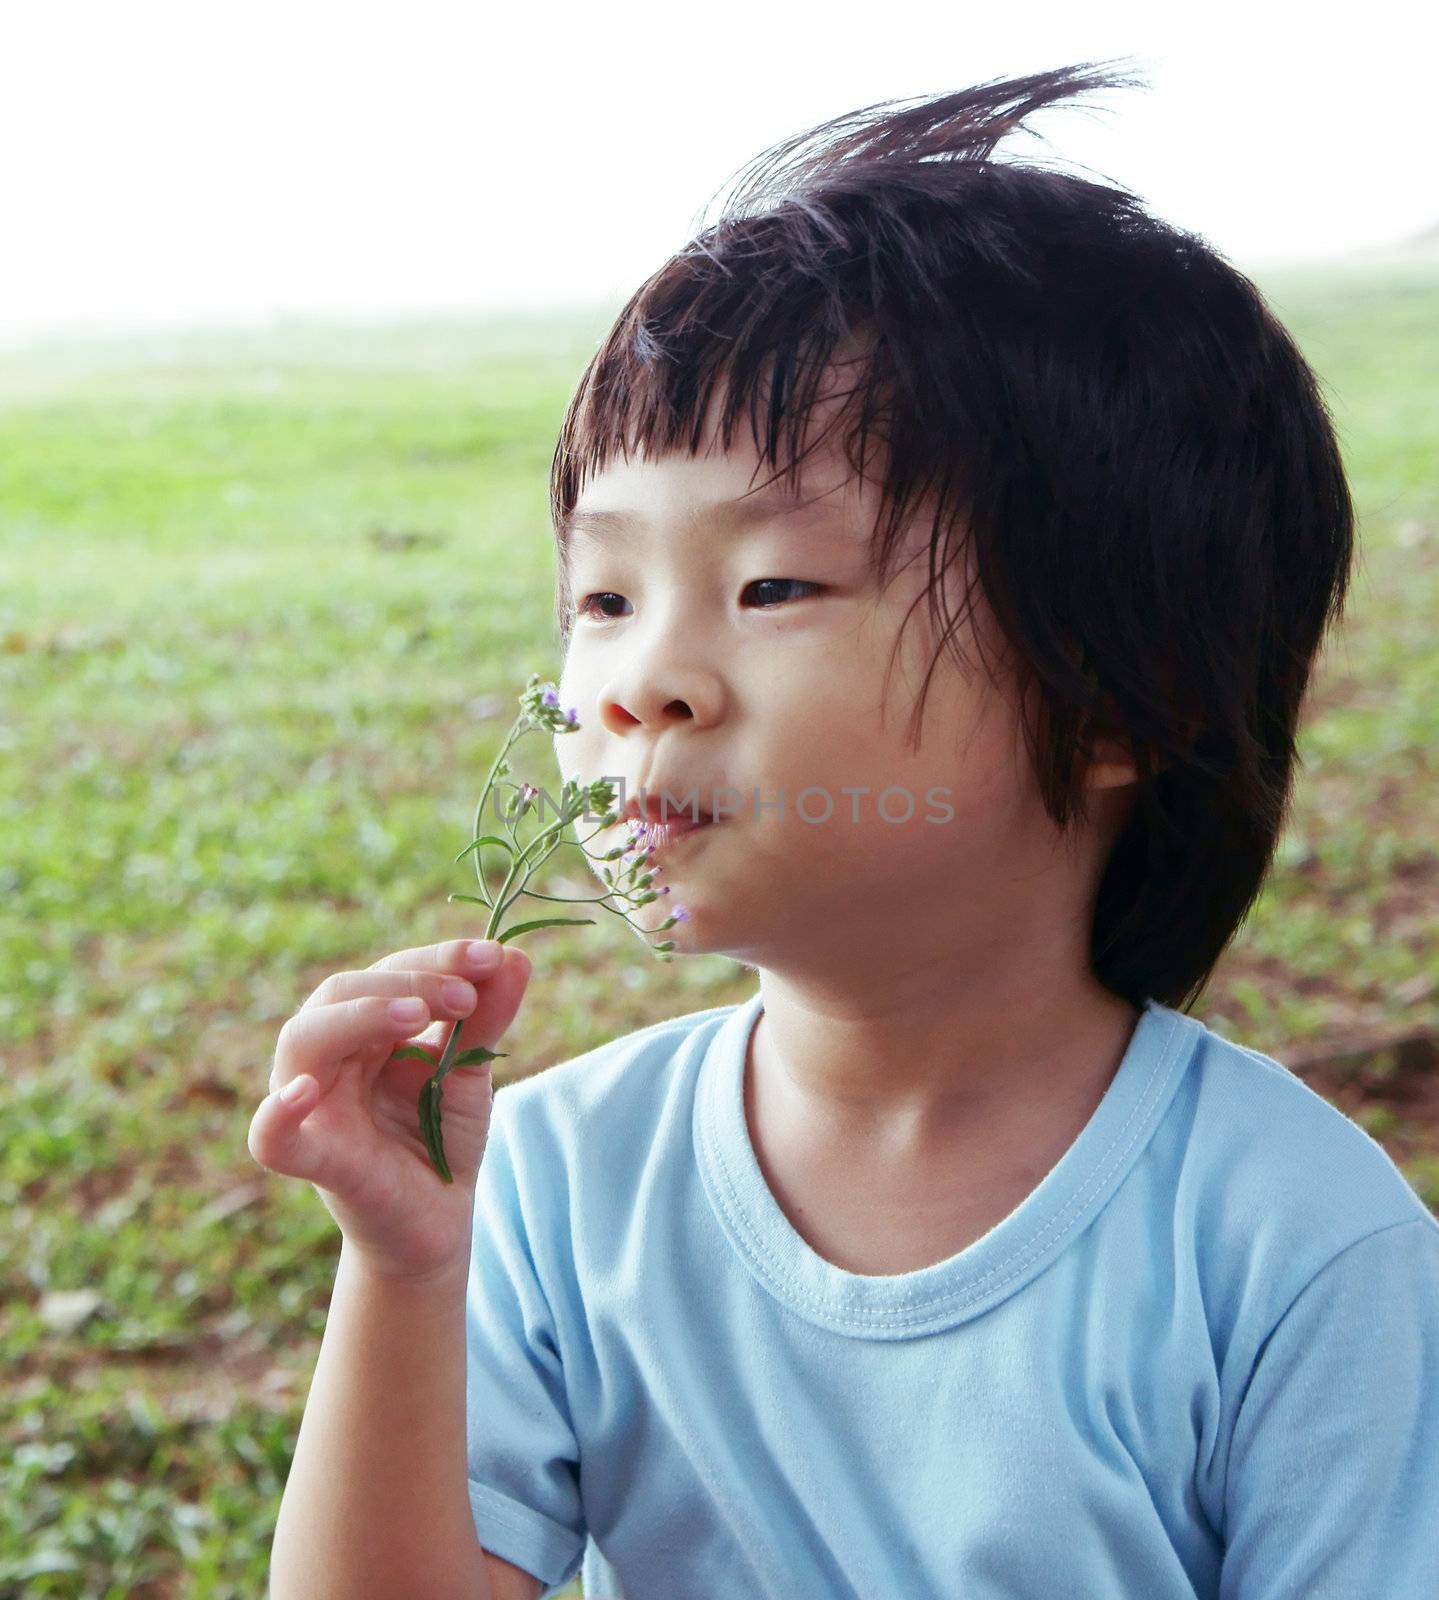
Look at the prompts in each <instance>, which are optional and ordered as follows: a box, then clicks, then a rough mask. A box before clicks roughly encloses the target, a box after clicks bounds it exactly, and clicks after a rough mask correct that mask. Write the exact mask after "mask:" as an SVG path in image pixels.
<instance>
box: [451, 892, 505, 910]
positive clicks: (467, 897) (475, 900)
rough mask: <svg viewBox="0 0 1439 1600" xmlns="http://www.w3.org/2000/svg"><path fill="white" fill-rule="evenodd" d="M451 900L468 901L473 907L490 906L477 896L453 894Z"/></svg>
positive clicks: (486, 901)
mask: <svg viewBox="0 0 1439 1600" xmlns="http://www.w3.org/2000/svg"><path fill="white" fill-rule="evenodd" d="M449 898H450V899H451V900H468V901H469V902H470V904H471V905H472V906H488V905H489V904H490V902H489V901H488V900H482V899H481V898H480V897H479V895H477V894H452V895H451V896H450V897H449ZM491 909H492V910H493V909H494V908H493V907H491Z"/></svg>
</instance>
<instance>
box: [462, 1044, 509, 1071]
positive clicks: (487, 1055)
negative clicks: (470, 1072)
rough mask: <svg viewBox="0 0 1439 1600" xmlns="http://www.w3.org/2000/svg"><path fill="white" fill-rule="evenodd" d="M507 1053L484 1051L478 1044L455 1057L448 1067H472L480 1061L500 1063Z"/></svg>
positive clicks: (502, 1051) (503, 1051)
mask: <svg viewBox="0 0 1439 1600" xmlns="http://www.w3.org/2000/svg"><path fill="white" fill-rule="evenodd" d="M508 1053H509V1052H508V1051H505V1050H486V1049H485V1047H484V1046H483V1045H482V1044H478V1045H476V1046H475V1048H474V1049H473V1050H466V1051H464V1052H462V1053H461V1054H460V1055H457V1056H456V1057H455V1059H454V1060H453V1061H452V1062H451V1063H450V1066H451V1067H473V1066H476V1065H478V1063H479V1062H481V1061H502V1060H503V1059H504V1057H505V1056H506V1055H507V1054H508Z"/></svg>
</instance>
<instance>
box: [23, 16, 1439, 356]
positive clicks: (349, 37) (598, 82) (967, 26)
mask: <svg viewBox="0 0 1439 1600" xmlns="http://www.w3.org/2000/svg"><path fill="white" fill-rule="evenodd" d="M1402 4H1403V0H1377V3H1370V4H1367V5H1364V6H1362V7H1352V8H1349V9H1347V10H1346V11H1344V12H1342V13H1341V17H1342V25H1329V24H1326V25H1325V26H1323V27H1321V26H1319V25H1317V23H1316V22H1315V21H1314V20H1313V18H1314V13H1305V12H1303V11H1296V10H1295V9H1294V8H1293V7H1292V6H1288V5H1286V6H1283V7H1281V6H1279V5H1278V4H1274V3H1272V0H1271V3H1270V4H1267V5H1266V4H1265V0H1249V3H1248V4H1237V3H1234V0H1216V3H1214V4H1208V3H1206V4H1205V5H1203V6H1167V5H1161V4H1156V3H1155V0H1141V3H1130V0H1091V3H1089V4H1085V5H1075V4H1073V3H1072V0H1042V3H1041V0H1034V3H1030V4H1025V5H1006V6H1000V7H998V8H995V7H983V8H981V7H978V6H965V5H958V4H955V3H953V0H949V3H944V4H939V3H931V0H880V3H876V0H869V3H867V4H857V3H853V0H829V3H827V4H826V5H824V6H820V5H817V4H815V3H813V0H804V3H800V0H789V3H786V0H715V3H711V4H703V5H685V4H677V3H676V0H645V3H642V4H625V3H622V0H598V3H596V0H587V3H585V4H579V3H576V0H562V3H552V4H549V5H535V6H529V5H524V4H518V5H509V6H499V5H495V4H493V3H483V0H470V3H468V4H453V3H443V0H408V3H405V4H400V3H389V4H384V5H375V4H371V3H367V0H348V3H333V0H283V3H278V4H277V3H274V0H244V3H233V0H179V3H173V0H172V3H163V0H125V3H124V4H117V3H115V0H89V3H78V0H35V3H31V4H24V3H23V0H20V3H15V4H11V5H7V6H5V7H4V11H3V17H2V18H0V150H3V151H4V152H5V157H4V161H3V163H0V229H3V237H0V338H3V339H4V340H5V341H6V342H8V343H12V344H13V343H14V342H16V341H23V340H25V339H28V338H31V337H35V336H40V335H46V334H50V333H54V332H82V331H94V332H99V331H112V330H113V331H120V330H129V329H141V328H160V327H184V326H196V325H219V324H235V323H242V324H243V323H249V322H254V321H265V320H268V319H269V318H270V317H271V316H272V315H274V314H276V313H282V314H291V315H295V314H301V315H303V314H316V315H321V316H333V317H350V316H357V317H370V316H384V315H392V314H398V315H407V314H413V313H421V312H446V311H466V310H478V309H482V308H494V307H504V306H526V307H544V306H554V305H560V304H577V303H588V304H612V305H613V306H614V307H615V308H616V309H617V308H618V306H619V304H620V303H621V302H622V301H623V300H624V299H625V298H627V297H628V295H629V294H630V293H631V292H632V291H633V290H634V289H635V288H636V287H637V286H638V284H639V283H640V282H641V280H642V279H643V278H645V277H646V276H648V274H649V273H650V272H652V271H653V270H654V269H655V268H656V267H657V266H658V265H659V264H660V263H661V261H663V260H664V258H665V257H666V256H667V255H668V254H669V253H670V252H671V251H672V250H674V249H676V248H678V247H679V246H680V245H681V244H683V243H684V242H685V240H686V239H688V238H689V237H690V236H691V234H692V233H693V232H694V231H695V228H696V226H697V224H698V223H699V221H700V215H701V213H702V212H703V211H704V210H705V208H706V206H707V205H708V204H709V202H710V200H711V197H712V196H713V195H714V194H715V192H716V191H717V190H719V189H721V188H722V187H727V186H728V184H729V181H730V179H731V178H732V177H733V175H734V174H735V173H736V172H737V171H738V169H739V168H740V167H741V166H742V165H743V164H744V163H745V162H747V161H748V160H750V158H751V157H753V156H755V155H756V154H758V153H759V152H760V151H761V150H762V149H764V148H766V147H768V146H769V145H771V144H773V143H775V142H777V141H779V140H781V139H784V138H787V137H789V136H790V135H793V134H796V133H799V132H801V131H803V130H804V129H806V128H808V127H810V126H812V125H813V124H815V123H818V122H821V121H823V120H825V119H826V118H829V117H833V116H835V115H838V114H841V113H844V112H847V111H852V110H856V109H859V108H860V107H863V106H867V105H870V104H873V103H874V102H876V101H881V100H888V99H896V98H908V97H911V96H914V95H922V94H938V93H942V92H945V91H948V90H953V89H957V88H963V87H967V86H968V85H970V84H974V83H978V82H981V81H982V80H985V79H988V78H995V77H1007V76H1012V75H1014V74H1016V73H1021V72H1032V71H1037V70H1040V69H1043V68H1052V67H1058V66H1066V65H1070V64H1074V63H1078V62H1082V61H1097V60H1109V59H1111V58H1113V57H1133V58H1136V59H1135V60H1134V62H1133V66H1134V67H1135V68H1136V69H1138V70H1139V71H1140V72H1141V73H1142V74H1143V75H1144V76H1145V77H1146V78H1147V79H1148V81H1149V83H1150V85H1151V87H1149V88H1135V89H1126V90H1121V91H1115V92H1113V93H1111V94H1109V95H1108V96H1106V97H1104V98H1103V99H1102V100H1100V101H1098V102H1097V104H1100V105H1103V106H1105V107H1107V108H1109V109H1103V110H1100V109H1095V110H1080V111H1074V110H1060V111H1053V112H1048V113H1041V114H1040V115H1039V116H1038V117H1037V118H1035V119H1034V122H1033V124H1032V126H1034V127H1035V128H1037V129H1038V131H1039V132H1040V133H1042V134H1043V135H1044V136H1045V138H1046V139H1048V140H1049V141H1051V143H1052V145H1053V148H1052V149H1050V148H1048V147H1047V146H1046V145H1045V144H1044V143H1042V142H1041V141H1040V140H1038V139H1036V138H1025V137H1024V136H1023V135H1021V136H1019V137H1018V139H1017V140H1016V141H1015V142H1014V143H1013V144H1006V145H1001V147H1000V150H1001V154H1003V153H1004V152H1005V151H1006V150H1007V151H1008V152H1009V153H1010V154H1011V155H1025V156H1028V157H1030V158H1031V159H1043V160H1046V161H1050V162H1058V161H1063V162H1066V163H1073V164H1074V165H1075V166H1076V167H1078V166H1079V165H1081V164H1082V165H1085V166H1088V167H1090V168H1092V169H1094V172H1095V173H1097V174H1099V175H1102V176H1104V177H1108V178H1112V179H1114V180H1116V181H1118V182H1120V183H1123V184H1126V185H1128V186H1129V187H1131V188H1133V189H1135V190H1137V192H1138V193H1139V194H1140V195H1141V196H1142V197H1143V198H1144V199H1145V200H1146V201H1147V202H1148V204H1149V205H1150V207H1151V208H1152V209H1153V210H1155V211H1156V212H1158V213H1159V214H1160V215H1161V216H1163V217H1165V218H1167V219H1168V220H1169V221H1171V222H1175V223H1177V224H1179V225H1181V226H1183V227H1186V228H1189V229H1192V230H1194V231H1196V232H1198V233H1201V234H1202V235H1204V237H1205V238H1207V239H1208V240H1209V241H1210V243H1211V244H1213V245H1214V246H1215V247H1216V248H1217V249H1219V250H1220V251H1222V252H1223V253H1224V254H1225V255H1226V256H1228V257H1229V258H1230V259H1231V260H1233V261H1235V262H1236V264H1238V265H1239V266H1241V267H1243V268H1246V269H1247V268H1251V267H1258V266H1262V265H1266V264H1270V263H1274V262H1278V261H1291V260H1292V261H1298V260H1314V259H1322V258H1328V257H1333V256H1336V255H1341V254H1347V253H1348V252H1351V251H1354V250H1358V249H1363V248H1367V247H1374V246H1382V245H1386V244H1388V243H1391V242H1393V241H1397V240H1400V239H1403V238H1406V237H1408V236H1409V235H1411V234H1414V233H1417V232H1419V231H1420V230H1421V229H1423V228H1425V227H1427V226H1429V225H1431V224H1433V223H1434V222H1435V221H1439V185H1436V184H1435V182H1434V176H1433V174H1434V165H1435V157H1436V156H1439V137H1436V134H1435V131H1434V123H1433V118H1432V111H1431V110H1429V109H1428V107H1429V106H1430V105H1431V103H1432V102H1431V91H1432V83H1431V81H1430V79H1431V77H1432V55H1431V54H1430V53H1429V52H1426V51H1424V50H1422V49H1419V48H1415V47H1413V41H1412V40H1411V41H1410V44H1409V45H1406V43H1405V41H1406V39H1408V38H1409V37H1410V31H1411V30H1410V27H1409V26H1407V25H1405V24H1404V22H1403V20H1402V19H1403V16H1404V12H1403V11H1402V10H1401V9H1400V8H1401V5H1402ZM996 11H997V12H998V15H993V14H992V13H994V12H996ZM1410 15H1411V16H1412V12H1411V13H1410ZM1090 175H1094V173H1091V174H1090ZM713 214H714V208H712V209H711V211H710V213H709V215H713Z"/></svg>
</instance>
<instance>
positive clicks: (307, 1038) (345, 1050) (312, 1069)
mask: <svg viewBox="0 0 1439 1600" xmlns="http://www.w3.org/2000/svg"><path fill="white" fill-rule="evenodd" d="M400 998H410V999H413V998H416V997H415V996H407V997H397V996H391V995H384V994H365V995H356V996H355V997H354V998H353V999H351V1000H338V1001H336V1002H335V1003H334V1004H333V1005H320V1006H315V1007H314V1008H313V1009H311V1010H308V1011H307V1010H304V1009H301V1010H299V1011H297V1012H296V1013H295V1014H294V1016H293V1017H291V1018H289V1020H288V1021H287V1022H286V1023H285V1024H284V1026H283V1027H282V1028H281V1029H280V1037H279V1039H278V1040H277V1041H276V1044H275V1060H274V1064H273V1065H272V1066H271V1068H270V1088H271V1090H272V1091H278V1090H280V1089H283V1088H284V1087H285V1086H286V1084H288V1083H290V1082H292V1081H293V1080H294V1079H295V1078H297V1077H299V1075H300V1074H301V1073H308V1074H309V1075H310V1076H311V1077H313V1078H314V1079H315V1081H316V1082H317V1083H318V1085H319V1093H320V1096H322V1097H323V1096H324V1095H326V1094H328V1093H329V1091H330V1089H331V1088H332V1087H333V1085H334V1082H335V1080H336V1078H338V1077H339V1076H340V1073H341V1071H342V1070H344V1069H345V1067H346V1064H347V1063H349V1062H351V1061H354V1060H355V1059H356V1058H359V1059H362V1060H363V1059H365V1058H372V1059H373V1060H374V1063H375V1066H376V1068H378V1066H379V1064H380V1063H381V1062H383V1061H384V1060H386V1058H387V1057H388V1056H389V1054H390V1052H391V1051H393V1050H396V1049H398V1048H399V1046H400V1045H401V1044H403V1043H404V1041H405V1040H406V1039H410V1038H413V1037H414V1036H415V1035H416V1034H417V1033H419V1032H420V1031H421V1030H422V1029H423V1028H424V1027H425V1026H426V1024H427V1023H428V1022H429V1020H430V1008H429V1006H428V1005H426V1004H425V1002H424V1001H423V1000H421V1001H420V1006H421V1010H420V1013H419V1015H418V1016H415V1017H400V1018H397V1017H394V1016H391V1014H390V1007H391V1005H394V1004H396V1003H397V1001H398V1000H399V999H400Z"/></svg>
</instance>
